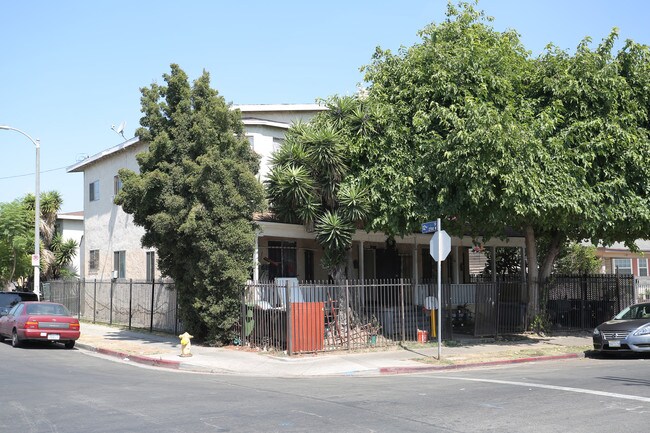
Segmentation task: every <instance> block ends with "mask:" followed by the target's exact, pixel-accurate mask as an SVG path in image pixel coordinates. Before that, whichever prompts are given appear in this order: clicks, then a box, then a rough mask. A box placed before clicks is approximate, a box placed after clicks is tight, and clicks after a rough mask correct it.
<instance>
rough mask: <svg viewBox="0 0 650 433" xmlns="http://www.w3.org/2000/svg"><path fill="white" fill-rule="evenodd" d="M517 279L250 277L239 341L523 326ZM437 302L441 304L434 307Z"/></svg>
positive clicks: (269, 344)
mask: <svg viewBox="0 0 650 433" xmlns="http://www.w3.org/2000/svg"><path fill="white" fill-rule="evenodd" d="M524 294H525V287H524V285H523V284H522V283H521V282H496V283H481V284H453V285H449V284H447V285H443V286H442V287H441V298H442V303H440V304H439V303H438V301H437V299H438V296H437V285H436V284H431V283H428V284H427V283H424V284H412V283H410V282H409V281H408V280H365V281H345V282H344V283H341V284H335V283H332V282H298V281H296V280H295V279H294V280H287V281H284V280H280V281H277V280H276V282H266V283H252V282H251V283H249V284H248V285H247V286H246V287H245V289H244V291H243V294H242V311H241V324H242V326H241V336H240V338H241V341H242V342H243V344H247V345H250V346H254V347H261V348H273V349H275V350H286V351H287V352H288V353H289V354H292V353H296V352H319V351H328V350H340V349H348V350H350V349H359V348H367V347H374V346H388V345H393V344H396V343H397V342H400V341H412V342H420V343H425V342H427V341H430V340H437V332H438V331H439V330H438V329H437V316H436V315H437V314H442V335H441V337H442V339H444V340H451V339H454V338H456V337H461V336H463V335H465V336H477V335H481V336H483V335H491V336H495V335H498V334H500V333H511V332H521V331H523V330H524V329H525V327H526V322H525V318H526V302H525V300H524V299H523V296H524ZM438 305H441V308H438Z"/></svg>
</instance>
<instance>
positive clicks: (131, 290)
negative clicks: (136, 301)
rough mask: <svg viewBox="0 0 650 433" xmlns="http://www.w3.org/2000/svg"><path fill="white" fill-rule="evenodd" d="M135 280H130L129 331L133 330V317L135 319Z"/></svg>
mask: <svg viewBox="0 0 650 433" xmlns="http://www.w3.org/2000/svg"><path fill="white" fill-rule="evenodd" d="M132 306H133V278H131V279H130V280H129V329H131V317H133V310H132Z"/></svg>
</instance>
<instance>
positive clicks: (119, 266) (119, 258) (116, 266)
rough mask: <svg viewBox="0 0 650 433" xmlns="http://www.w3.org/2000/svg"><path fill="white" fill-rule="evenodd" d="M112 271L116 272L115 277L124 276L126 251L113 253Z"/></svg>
mask: <svg viewBox="0 0 650 433" xmlns="http://www.w3.org/2000/svg"><path fill="white" fill-rule="evenodd" d="M113 271H114V272H117V274H116V276H117V278H126V251H115V252H114V253H113Z"/></svg>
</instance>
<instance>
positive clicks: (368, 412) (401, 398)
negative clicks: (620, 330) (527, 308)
mask: <svg viewBox="0 0 650 433" xmlns="http://www.w3.org/2000/svg"><path fill="white" fill-rule="evenodd" d="M0 363H1V364H2V370H1V371H2V385H1V386H2V391H1V392H0V402H1V405H0V432H20V433H22V432H59V433H63V432H84V433H88V432H138V433H147V432H156V433H160V432H164V433H166V432H182V433H187V432H192V433H194V432H197V433H199V432H231V431H233V432H306V431H309V432H536V433H537V432H558V431H565V432H612V431H628V432H637V431H645V430H646V429H647V425H648V422H650V379H649V376H648V373H647V372H648V366H650V359H648V358H647V357H646V358H642V357H641V358H640V357H633V358H626V359H589V358H587V359H578V360H570V361H562V362H547V363H537V364H520V365H514V366H508V367H501V368H489V369H488V368H484V369H473V370H462V371H454V372H445V373H435V374H419V375H404V376H379V377H334V378H332V377H331V378H308V379H271V378H251V377H235V376H218V375H204V374H193V373H186V372H177V371H170V370H164V369H159V368H158V369H156V368H144V367H138V366H133V365H131V364H124V363H121V362H116V361H114V360H111V359H105V358H101V357H98V356H96V355H90V354H88V353H86V352H83V351H81V350H76V349H75V350H65V349H63V348H62V346H61V347H60V348H53V347H49V346H42V345H36V346H34V345H31V346H29V347H27V348H20V349H13V348H12V347H11V346H10V345H8V344H6V343H4V344H0Z"/></svg>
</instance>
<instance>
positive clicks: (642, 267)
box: [637, 258, 648, 277]
mask: <svg viewBox="0 0 650 433" xmlns="http://www.w3.org/2000/svg"><path fill="white" fill-rule="evenodd" d="M637 264H638V265H639V277H647V276H648V259H647V258H642V259H637Z"/></svg>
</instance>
